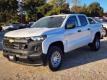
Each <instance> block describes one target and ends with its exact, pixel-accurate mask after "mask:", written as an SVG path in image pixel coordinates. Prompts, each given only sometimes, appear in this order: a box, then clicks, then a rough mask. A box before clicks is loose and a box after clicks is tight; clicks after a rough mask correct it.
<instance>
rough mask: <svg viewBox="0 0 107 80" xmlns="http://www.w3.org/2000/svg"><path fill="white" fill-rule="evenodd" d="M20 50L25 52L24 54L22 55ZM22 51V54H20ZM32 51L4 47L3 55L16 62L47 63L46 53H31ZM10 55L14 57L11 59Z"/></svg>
mask: <svg viewBox="0 0 107 80" xmlns="http://www.w3.org/2000/svg"><path fill="white" fill-rule="evenodd" d="M20 52H24V55H22V54H21V53H20ZM19 53H20V54H19ZM29 53H30V54H29ZM31 53H32V52H31V51H21V50H13V49H4V50H3V56H4V57H6V58H7V59H8V60H10V61H14V62H29V63H28V64H30V62H31V63H32V62H35V64H36V62H37V63H38V62H39V64H43V65H45V64H46V55H45V54H43V53H38V54H34V53H33V54H31ZM10 56H13V57H14V58H13V59H10Z"/></svg>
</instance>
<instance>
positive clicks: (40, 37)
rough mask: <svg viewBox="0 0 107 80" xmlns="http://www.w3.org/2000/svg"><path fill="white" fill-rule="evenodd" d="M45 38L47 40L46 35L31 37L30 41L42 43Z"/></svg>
mask: <svg viewBox="0 0 107 80" xmlns="http://www.w3.org/2000/svg"><path fill="white" fill-rule="evenodd" d="M46 38H47V36H46V35H42V36H33V37H31V39H32V40H34V41H43V40H45V39H46Z"/></svg>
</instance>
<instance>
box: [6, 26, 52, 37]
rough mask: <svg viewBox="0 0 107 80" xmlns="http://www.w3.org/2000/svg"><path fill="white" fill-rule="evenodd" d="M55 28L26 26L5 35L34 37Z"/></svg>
mask: <svg viewBox="0 0 107 80" xmlns="http://www.w3.org/2000/svg"><path fill="white" fill-rule="evenodd" d="M53 29H54V28H26V29H20V30H15V31H10V32H7V33H6V34H5V37H32V36H40V35H43V34H44V33H45V32H48V31H50V30H53Z"/></svg>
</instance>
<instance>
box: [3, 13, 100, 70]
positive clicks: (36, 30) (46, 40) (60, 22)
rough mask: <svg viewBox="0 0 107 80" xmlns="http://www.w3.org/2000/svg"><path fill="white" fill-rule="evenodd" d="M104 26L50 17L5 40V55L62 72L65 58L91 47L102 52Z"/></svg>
mask: <svg viewBox="0 0 107 80" xmlns="http://www.w3.org/2000/svg"><path fill="white" fill-rule="evenodd" d="M100 37H101V25H100V24H97V23H92V22H91V21H90V20H88V18H87V17H86V16H85V15H83V14H63V15H53V16H47V17H43V18H41V19H39V20H38V21H36V22H35V23H34V24H33V25H32V27H31V28H26V29H20V30H15V31H11V32H8V33H6V34H5V37H4V40H3V55H4V56H5V57H6V58H8V59H9V60H12V61H16V62H17V61H20V60H21V59H26V60H31V61H32V60H35V61H36V60H41V62H42V63H43V65H46V64H48V65H49V68H50V69H51V70H52V71H56V70H58V69H59V68H60V66H61V64H62V62H63V57H64V54H67V53H68V52H70V51H72V50H74V49H77V48H80V47H83V46H86V45H89V46H90V48H91V49H92V50H94V51H98V50H99V49H100Z"/></svg>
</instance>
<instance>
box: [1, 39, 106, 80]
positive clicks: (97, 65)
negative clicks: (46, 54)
mask: <svg viewBox="0 0 107 80" xmlns="http://www.w3.org/2000/svg"><path fill="white" fill-rule="evenodd" d="M101 44H102V45H101V50H100V51H98V52H93V51H90V49H89V47H87V46H85V47H82V48H79V49H77V50H74V51H72V52H70V53H69V54H68V55H66V56H65V59H64V62H63V65H62V67H61V69H60V70H59V71H56V72H52V71H50V70H49V68H48V67H43V66H32V65H30V66H28V65H23V64H16V63H13V62H10V61H8V60H7V59H6V58H4V57H3V56H2V54H0V80H107V38H104V39H103V40H102V42H101ZM1 53H2V52H1Z"/></svg>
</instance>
